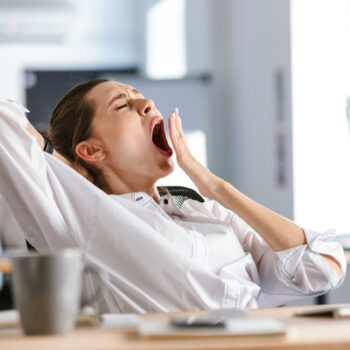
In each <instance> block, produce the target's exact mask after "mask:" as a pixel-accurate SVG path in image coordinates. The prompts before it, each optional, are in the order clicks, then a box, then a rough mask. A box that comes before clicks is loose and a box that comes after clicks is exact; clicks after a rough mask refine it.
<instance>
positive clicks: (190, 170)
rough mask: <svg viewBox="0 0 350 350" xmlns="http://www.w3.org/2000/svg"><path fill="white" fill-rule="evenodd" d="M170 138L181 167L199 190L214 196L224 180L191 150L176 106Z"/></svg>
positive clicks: (170, 123)
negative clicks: (194, 155) (205, 165)
mask: <svg viewBox="0 0 350 350" xmlns="http://www.w3.org/2000/svg"><path fill="white" fill-rule="evenodd" d="M169 131H170V138H171V141H172V144H173V147H174V151H175V153H176V160H177V163H178V164H179V166H180V167H181V169H182V170H183V171H184V172H185V173H186V174H187V175H188V176H189V178H190V179H191V180H192V181H193V183H194V184H195V185H196V187H197V188H198V190H199V192H200V193H201V194H202V195H203V196H205V197H209V198H213V194H214V192H215V190H216V187H217V186H219V185H220V184H221V183H222V182H223V180H222V179H220V178H219V177H217V176H215V175H214V174H212V173H211V172H210V171H209V169H207V168H206V167H204V166H203V165H202V164H201V163H200V162H198V161H197V160H196V159H195V158H194V157H193V155H192V153H191V152H190V150H189V148H188V145H187V141H186V138H185V135H184V133H183V129H182V123H181V119H180V117H179V112H178V109H177V108H175V109H174V111H173V112H172V114H171V115H170V117H169Z"/></svg>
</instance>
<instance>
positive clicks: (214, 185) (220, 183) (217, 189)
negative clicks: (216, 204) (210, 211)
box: [209, 174, 227, 201]
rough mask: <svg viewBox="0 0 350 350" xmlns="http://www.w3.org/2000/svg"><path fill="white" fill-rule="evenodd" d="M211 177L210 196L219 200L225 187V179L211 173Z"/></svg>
mask: <svg viewBox="0 0 350 350" xmlns="http://www.w3.org/2000/svg"><path fill="white" fill-rule="evenodd" d="M212 176H213V179H212V181H211V186H210V196H209V197H210V198H212V199H215V200H216V201H219V199H220V198H221V197H222V193H224V192H225V188H226V184H227V183H226V181H225V180H223V179H221V178H220V177H218V176H216V175H214V174H212Z"/></svg>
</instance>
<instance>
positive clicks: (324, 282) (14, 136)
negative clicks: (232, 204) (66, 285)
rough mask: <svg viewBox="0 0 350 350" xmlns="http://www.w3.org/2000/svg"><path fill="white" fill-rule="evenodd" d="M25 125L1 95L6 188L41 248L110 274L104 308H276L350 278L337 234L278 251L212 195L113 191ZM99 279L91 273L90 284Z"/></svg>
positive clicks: (0, 147) (1, 182)
mask: <svg viewBox="0 0 350 350" xmlns="http://www.w3.org/2000/svg"><path fill="white" fill-rule="evenodd" d="M26 123H27V119H26V117H25V115H24V113H23V110H22V108H21V106H19V105H17V104H15V103H13V102H7V101H0V168H1V176H0V193H1V195H2V197H3V199H4V201H5V203H6V206H7V207H8V209H9V210H10V211H11V212H12V213H13V214H14V217H15V221H16V223H17V224H18V226H19V227H20V229H21V231H22V232H23V233H24V236H25V237H26V239H28V241H29V242H30V243H31V244H32V245H33V246H34V247H36V249H38V250H39V251H44V250H57V249H60V248H67V247H78V248H80V249H81V251H82V253H83V256H84V258H85V261H86V262H87V263H88V264H90V265H93V266H94V267H97V268H98V269H100V271H102V272H103V281H104V285H105V292H104V296H103V298H102V299H101V301H100V302H99V304H98V307H99V312H125V313H126V312H155V311H177V310H198V309H217V308H231V307H257V306H274V305H280V304H283V303H286V302H289V301H292V300H296V299H300V298H303V297H305V296H315V295H319V294H322V293H325V292H328V291H330V290H332V289H334V288H336V287H338V286H340V284H341V283H342V282H343V279H344V276H345V269H346V263H345V257H344V253H343V249H342V247H341V246H340V245H339V244H338V243H336V242H328V241H327V239H328V238H330V237H332V235H333V232H332V231H328V232H326V233H323V234H319V233H315V232H312V231H308V230H305V234H306V239H307V244H304V245H300V246H298V247H295V248H290V249H288V250H285V251H280V252H275V251H273V250H272V249H271V248H270V247H269V246H268V245H267V244H266V243H265V242H264V240H263V239H262V238H261V237H260V236H259V235H258V234H257V233H256V232H254V230H253V229H252V228H251V227H249V226H248V225H247V224H246V223H245V222H244V221H243V220H241V219H240V218H239V217H238V216H237V215H236V214H234V213H233V212H232V211H230V210H227V209H225V208H224V207H222V206H221V205H220V204H219V203H217V202H216V201H214V200H207V201H205V202H204V203H200V202H197V201H195V200H191V199H188V200H186V201H185V202H184V203H183V204H182V206H181V208H178V207H177V206H176V205H175V203H174V201H173V199H172V197H171V196H170V195H166V196H164V197H162V200H161V203H160V204H159V205H158V204H157V203H156V202H155V201H154V200H153V199H152V198H151V197H150V196H149V195H147V194H146V193H130V194H125V195H107V194H106V193H104V192H103V191H101V190H100V189H98V188H97V187H95V186H94V185H93V184H91V183H90V182H88V181H87V180H86V179H84V178H83V177H82V176H81V175H79V174H78V173H77V172H75V171H74V170H72V169H71V168H69V167H68V166H66V165H65V164H63V163H62V162H61V161H59V160H58V159H56V158H55V157H53V156H51V155H49V154H47V153H44V152H42V150H41V149H40V147H39V146H38V144H37V142H36V140H35V138H34V137H33V136H31V135H29V134H28V133H27V132H26V131H25V126H26ZM0 225H1V226H0V229H2V228H3V226H4V224H3V223H2V222H1V223H0ZM0 231H1V230H0ZM321 253H323V254H328V255H331V256H333V257H334V258H335V259H336V260H337V261H338V262H339V263H340V265H341V269H342V277H338V275H337V274H336V273H335V272H334V271H333V270H332V268H331V267H330V266H329V265H328V263H327V262H326V261H325V259H324V258H323V257H322V256H321V255H320V254H321ZM96 283H97V282H96V280H93V278H92V276H89V277H88V278H87V279H86V280H85V289H87V290H92V289H94V288H95V287H96Z"/></svg>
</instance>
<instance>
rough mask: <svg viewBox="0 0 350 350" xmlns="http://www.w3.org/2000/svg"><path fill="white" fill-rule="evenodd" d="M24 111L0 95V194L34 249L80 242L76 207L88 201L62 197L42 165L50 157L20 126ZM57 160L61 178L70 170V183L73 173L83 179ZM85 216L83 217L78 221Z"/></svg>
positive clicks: (81, 232)
mask: <svg viewBox="0 0 350 350" xmlns="http://www.w3.org/2000/svg"><path fill="white" fill-rule="evenodd" d="M24 112H25V109H24V108H23V107H21V106H20V105H19V104H17V103H15V102H12V101H6V100H0V168H1V176H0V194H1V196H2V197H3V200H4V201H5V203H6V206H7V207H8V208H9V210H10V212H11V213H12V215H13V217H14V218H15V220H16V223H17V224H18V227H19V229H20V230H21V231H22V232H23V234H24V235H25V239H27V240H28V241H29V242H30V243H31V244H32V245H33V246H35V247H36V248H37V249H46V250H47V249H51V248H52V247H53V246H52V245H53V244H54V245H55V248H56V249H60V248H65V247H78V246H82V244H83V241H84V236H85V235H87V234H88V232H86V230H83V229H82V228H83V227H82V225H80V223H79V220H78V218H79V214H78V212H79V206H81V205H82V208H81V209H82V210H84V206H85V207H86V209H88V208H87V207H88V206H89V205H90V206H91V205H92V203H89V202H87V203H71V202H70V201H68V198H67V193H66V191H65V190H64V186H62V183H61V182H60V181H59V179H58V178H57V175H56V174H55V172H54V171H53V170H52V168H50V167H49V166H48V161H47V160H48V158H54V157H53V156H51V155H49V154H46V153H44V152H43V151H42V150H41V148H40V147H39V145H38V143H37V141H36V138H35V137H34V136H33V135H31V134H29V133H28V132H27V131H26V130H25V128H26V126H27V123H28V120H27V118H26V116H25V114H24ZM57 162H59V161H58V160H57ZM60 163H61V164H60V167H61V168H64V172H65V173H66V179H67V180H68V178H67V176H68V177H69V175H70V174H73V175H72V180H71V181H72V182H73V183H74V181H77V180H76V178H77V177H80V178H81V180H80V181H84V180H85V179H84V178H82V177H81V176H80V175H79V174H77V173H75V172H74V171H73V170H72V169H70V168H69V167H68V166H66V165H65V164H63V163H62V162H60ZM53 189H55V190H53ZM80 217H81V216H80ZM89 221H91V219H90V218H89V217H86V218H85V223H86V224H84V225H88V224H89ZM0 225H1V224H0ZM52 237H55V239H54V240H53V239H52Z"/></svg>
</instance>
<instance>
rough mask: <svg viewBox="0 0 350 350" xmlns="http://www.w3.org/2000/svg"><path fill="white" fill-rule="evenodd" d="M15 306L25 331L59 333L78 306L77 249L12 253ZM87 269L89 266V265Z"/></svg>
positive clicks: (79, 262) (80, 266) (71, 325)
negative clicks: (13, 254)
mask: <svg viewBox="0 0 350 350" xmlns="http://www.w3.org/2000/svg"><path fill="white" fill-rule="evenodd" d="M12 267H13V271H12V285H13V296H14V301H15V306H16V309H17V310H18V311H19V313H20V317H21V323H22V327H23V330H24V332H25V333H26V334H62V333H67V332H69V331H71V330H72V329H73V328H74V325H75V321H76V318H77V316H78V313H79V310H80V305H81V304H80V300H81V290H82V278H83V272H84V264H83V260H82V255H81V253H80V251H79V250H76V249H66V250H62V251H58V252H54V253H51V252H50V253H28V254H22V255H17V256H14V257H12ZM89 270H90V271H89V272H91V269H89Z"/></svg>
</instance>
